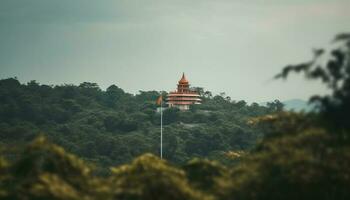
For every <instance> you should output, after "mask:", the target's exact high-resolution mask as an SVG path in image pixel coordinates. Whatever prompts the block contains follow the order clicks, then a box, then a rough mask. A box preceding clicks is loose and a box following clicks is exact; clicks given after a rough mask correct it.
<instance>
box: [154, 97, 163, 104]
mask: <svg viewBox="0 0 350 200" xmlns="http://www.w3.org/2000/svg"><path fill="white" fill-rule="evenodd" d="M162 101H163V97H162V95H160V96H159V97H158V99H157V101H156V104H157V105H161V104H162Z"/></svg>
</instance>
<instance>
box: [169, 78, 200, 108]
mask: <svg viewBox="0 0 350 200" xmlns="http://www.w3.org/2000/svg"><path fill="white" fill-rule="evenodd" d="M166 101H167V104H168V106H169V108H172V107H176V108H179V109H180V110H188V109H190V105H192V104H201V101H202V100H201V99H200V98H199V94H198V92H196V91H193V90H191V89H190V84H189V82H188V80H187V79H186V77H185V73H183V74H182V78H181V79H180V80H179V83H178V84H177V90H176V91H173V92H169V94H168V96H167V99H166Z"/></svg>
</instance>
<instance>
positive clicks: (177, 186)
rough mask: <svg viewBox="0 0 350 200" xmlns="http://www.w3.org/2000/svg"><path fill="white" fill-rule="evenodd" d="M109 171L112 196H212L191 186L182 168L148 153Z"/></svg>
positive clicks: (154, 198)
mask: <svg viewBox="0 0 350 200" xmlns="http://www.w3.org/2000/svg"><path fill="white" fill-rule="evenodd" d="M112 172H113V174H112V177H111V183H110V184H111V185H112V187H113V188H115V189H114V191H115V192H114V193H113V197H114V198H115V199H125V200H127V199H145V200H148V199H149V200H157V199H169V200H176V199H198V200H205V199H211V198H209V197H205V196H204V195H203V194H201V193H200V192H198V191H196V190H194V189H192V188H191V187H190V185H189V183H188V182H187V180H186V177H185V172H184V171H182V170H181V169H178V168H175V167H172V166H170V165H169V164H168V163H167V162H166V161H163V160H160V159H159V158H158V157H156V156H153V155H151V154H145V155H142V156H140V157H138V158H137V159H135V160H134V161H133V162H132V163H131V164H130V165H122V166H119V167H116V168H112Z"/></svg>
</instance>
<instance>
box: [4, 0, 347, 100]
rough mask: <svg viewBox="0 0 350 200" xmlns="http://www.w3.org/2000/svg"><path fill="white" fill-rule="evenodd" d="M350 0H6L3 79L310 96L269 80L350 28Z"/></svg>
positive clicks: (296, 86) (303, 86)
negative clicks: (183, 83) (182, 84)
mask: <svg viewBox="0 0 350 200" xmlns="http://www.w3.org/2000/svg"><path fill="white" fill-rule="evenodd" d="M349 10H350V0H304V1H302V0H248V1H247V0H240V1H239V0H215V1H214V0H201V1H200V0H183V1H182V0H181V1H180V0H172V1H167V0H159V1H156V0H142V1H141V0H140V1H136V0H125V1H117V0H95V1H92V0H30V1H28V0H0V78H8V77H18V79H19V80H20V81H21V82H24V83H25V82H28V81H30V80H37V81H38V82H40V83H43V84H64V83H68V84H79V83H81V82H84V81H89V82H96V83H98V84H99V85H100V87H101V88H102V89H105V88H106V87H108V86H109V85H111V84H116V85H117V86H119V87H121V88H123V89H124V90H125V91H127V92H130V93H137V92H138V91H139V90H165V91H170V90H174V89H175V87H176V83H177V81H178V80H179V79H180V77H181V74H182V72H185V73H186V75H187V78H188V79H189V81H190V83H191V85H192V86H200V87H204V88H205V89H207V90H210V91H212V92H213V93H214V94H217V93H220V92H225V93H226V94H227V95H229V96H231V97H232V99H234V100H241V99H243V100H246V101H248V102H253V101H255V102H263V101H269V100H273V99H280V100H287V99H294V98H300V99H307V98H308V97H309V96H310V95H312V94H314V93H324V92H325V89H324V88H323V87H322V86H321V85H320V84H319V83H312V82H308V81H304V80H303V79H302V78H298V77H294V78H292V79H290V80H288V81H287V82H284V81H280V80H277V81H272V80H271V78H272V77H273V76H274V75H275V74H277V73H278V72H279V71H280V70H281V68H282V67H283V66H285V65H287V64H293V63H299V62H303V61H306V60H308V59H309V58H310V57H311V50H312V48H318V47H324V46H327V45H329V43H330V41H331V40H332V39H333V37H334V36H335V35H336V34H337V33H341V32H350V12H349Z"/></svg>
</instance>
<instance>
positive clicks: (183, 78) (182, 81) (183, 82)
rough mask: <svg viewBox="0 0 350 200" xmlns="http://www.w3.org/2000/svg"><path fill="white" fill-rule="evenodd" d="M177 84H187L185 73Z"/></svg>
mask: <svg viewBox="0 0 350 200" xmlns="http://www.w3.org/2000/svg"><path fill="white" fill-rule="evenodd" d="M179 84H188V80H187V79H186V77H185V73H182V78H181V79H180V80H179Z"/></svg>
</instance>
